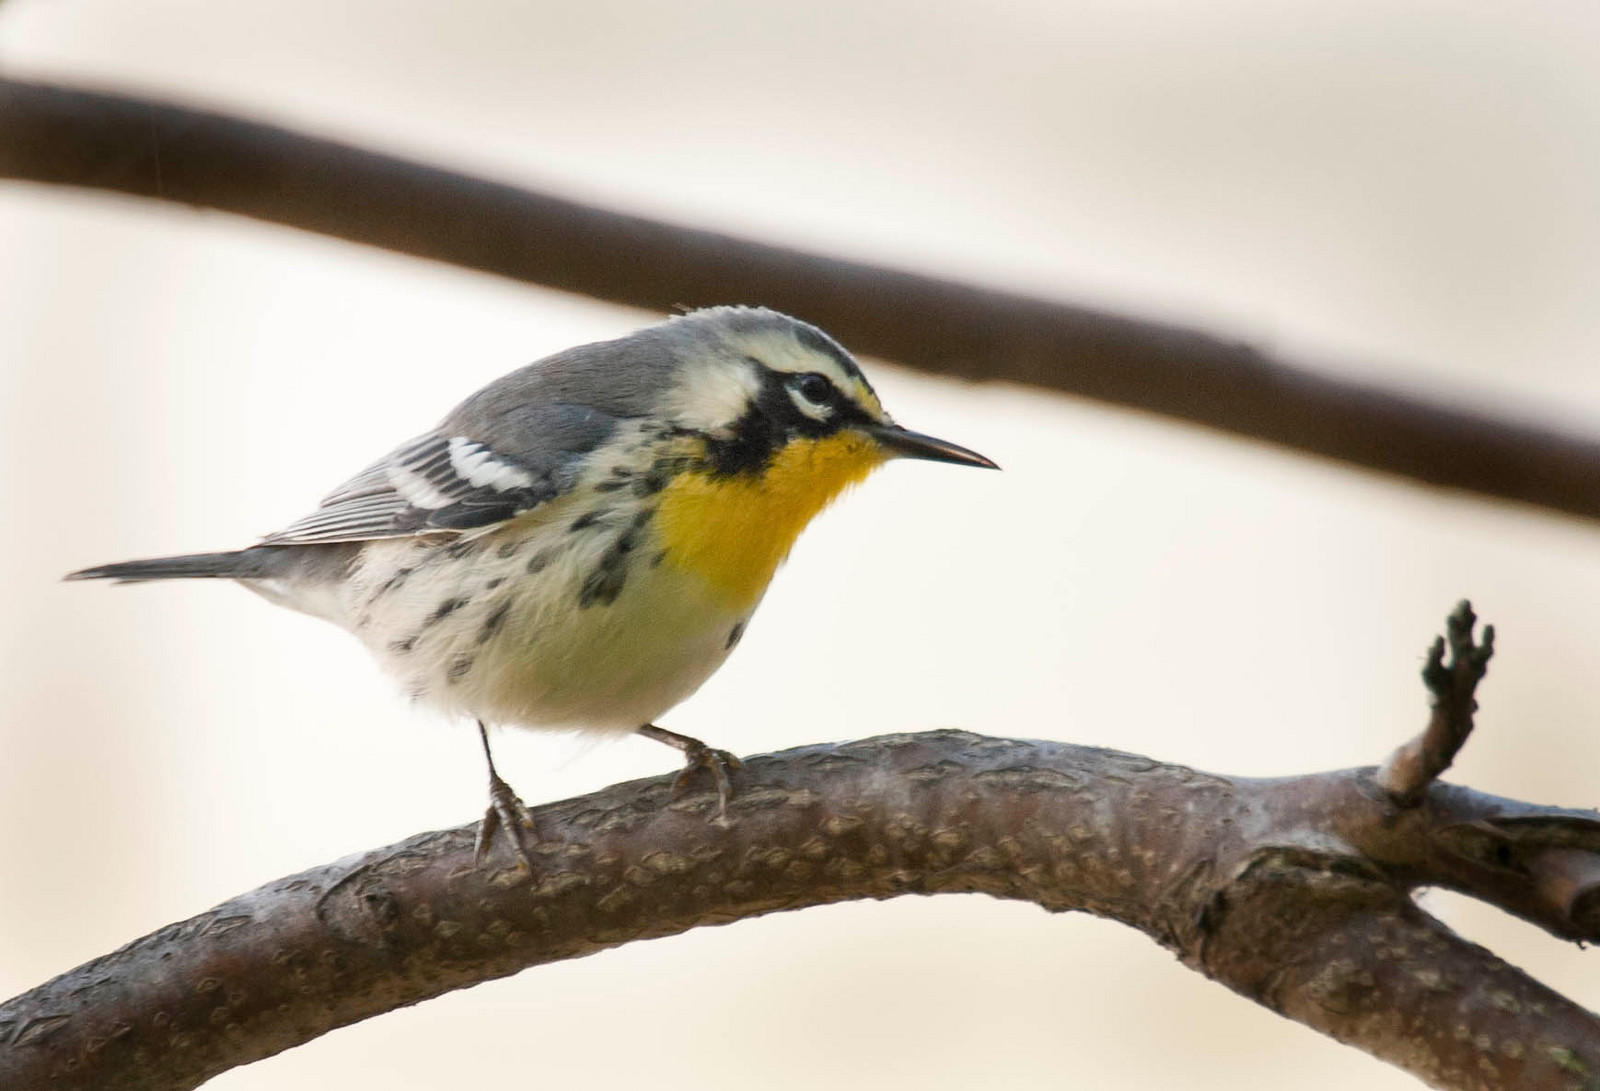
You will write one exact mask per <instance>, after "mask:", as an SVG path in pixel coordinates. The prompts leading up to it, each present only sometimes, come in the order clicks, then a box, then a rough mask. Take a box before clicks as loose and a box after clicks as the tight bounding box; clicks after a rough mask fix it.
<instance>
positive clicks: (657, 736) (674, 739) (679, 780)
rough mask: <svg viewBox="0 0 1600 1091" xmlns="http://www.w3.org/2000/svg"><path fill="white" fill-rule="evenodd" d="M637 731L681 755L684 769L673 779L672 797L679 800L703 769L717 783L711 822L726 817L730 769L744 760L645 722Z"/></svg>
mask: <svg viewBox="0 0 1600 1091" xmlns="http://www.w3.org/2000/svg"><path fill="white" fill-rule="evenodd" d="M639 734H641V735H643V736H644V737H645V738H647V739H654V740H656V742H664V743H666V744H667V745H668V746H670V747H672V748H673V749H675V750H678V751H680V752H681V753H682V754H683V769H682V771H681V772H679V773H678V775H677V776H676V777H674V778H673V781H672V798H673V799H680V798H682V797H683V795H684V794H685V793H686V792H688V791H689V788H690V786H691V784H692V783H693V781H694V775H695V774H696V773H698V772H699V771H700V770H702V769H705V770H707V771H709V772H710V773H711V776H712V779H714V780H715V781H716V784H717V813H716V815H715V816H714V817H713V819H712V821H714V822H726V821H727V818H728V800H729V799H731V798H733V781H732V779H731V778H730V777H729V776H728V772H729V770H732V769H739V768H742V767H743V765H744V763H743V762H741V761H740V760H739V759H738V757H736V756H735V755H733V754H731V753H729V752H728V751H726V750H718V749H717V748H716V747H713V746H707V745H706V744H705V743H703V742H701V741H700V740H699V739H695V738H691V737H690V736H688V735H680V734H678V733H677V732H676V731H668V730H667V729H666V728H664V727H657V726H656V725H655V724H645V725H644V726H643V727H641V728H639Z"/></svg>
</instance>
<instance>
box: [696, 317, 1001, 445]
mask: <svg viewBox="0 0 1600 1091" xmlns="http://www.w3.org/2000/svg"><path fill="white" fill-rule="evenodd" d="M664 328H665V329H667V330H670V331H671V333H672V334H673V335H674V339H675V340H677V341H678V352H677V356H678V361H679V371H678V376H677V381H676V382H675V383H674V384H673V385H672V387H671V389H670V390H669V391H668V394H667V399H668V406H667V410H668V416H669V417H671V418H672V419H674V420H677V421H680V422H682V423H683V424H684V425H685V426H687V427H689V428H692V429H693V430H695V431H696V432H699V433H701V434H703V435H705V436H706V437H707V448H708V455H709V461H710V468H711V469H712V471H713V472H714V473H717V474H720V475H729V476H731V475H740V474H743V475H753V476H756V477H760V476H761V475H763V474H765V473H768V472H770V471H771V470H772V468H773V467H774V465H775V464H776V463H778V462H779V461H780V460H783V459H785V458H787V459H788V460H789V461H794V460H796V459H799V460H801V461H804V462H806V463H813V462H816V461H818V460H819V459H820V460H823V461H828V462H834V461H844V462H849V463H851V464H854V465H857V466H858V467H859V469H860V471H861V473H865V472H866V471H867V470H870V469H871V468H872V467H874V466H877V465H878V464H880V463H882V462H884V461H886V460H888V459H891V458H915V459H925V460H928V461H933V462H951V463H956V464H958V465H963V466H983V467H987V468H989V469H995V468H996V467H995V464H994V463H993V462H991V461H989V459H987V458H985V457H984V456H982V455H980V454H978V453H977V452H976V451H970V450H968V449H967V448H965V447H960V446H957V445H956V444H954V443H950V442H948V441H946V440H942V439H935V438H934V437H932V436H927V435H923V434H922V433H920V432H912V431H910V430H908V429H905V428H902V427H900V426H899V425H898V424H896V423H895V422H894V419H893V418H892V417H890V416H889V414H888V412H887V411H885V409H884V408H883V403H882V402H880V401H879V400H878V395H877V393H876V392H875V391H874V390H873V389H872V384H871V383H869V382H868V381H867V378H866V376H865V375H863V374H862V373H861V367H860V365H859V364H857V363H856V361H855V359H854V358H853V357H852V356H851V355H850V354H849V353H848V352H846V351H845V350H844V348H843V347H842V346H840V345H839V343H838V342H837V341H835V340H834V339H833V338H831V337H829V336H828V335H827V334H825V333H823V332H822V331H821V330H819V329H817V328H816V327H815V326H811V325H808V324H807V323H805V322H801V321H799V320H798V319H794V318H790V317H788V316H787V315H783V314H779V313H778V312H776V311H770V310H766V309H764V308H757V307H714V308H709V309H707V310H701V311H695V312H693V313H691V314H687V315H684V316H682V317H680V318H677V319H674V320H672V321H671V322H669V323H667V325H666V327H664Z"/></svg>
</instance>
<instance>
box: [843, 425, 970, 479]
mask: <svg viewBox="0 0 1600 1091" xmlns="http://www.w3.org/2000/svg"><path fill="white" fill-rule="evenodd" d="M866 431H867V434H868V435H869V436H871V437H872V438H873V439H875V440H877V441H878V443H879V445H880V446H882V447H883V449H884V450H885V451H888V452H890V453H891V454H892V455H895V456H898V457H900V458H920V459H923V460H925V461H927V462H953V463H955V464H956V465H957V466H982V467H983V468H984V469H986V470H998V469H999V468H1000V467H999V466H997V465H995V464H994V463H993V462H991V461H989V460H988V459H987V458H984V457H983V456H982V455H980V454H979V453H978V452H977V451H969V450H967V449H966V448H965V447H958V446H957V445H956V444H954V443H950V442H949V441H947V440H942V439H934V438H933V437H932V436H925V435H923V434H922V433H921V432H908V431H906V430H905V429H904V428H901V427H900V426H899V425H897V424H880V425H877V426H875V427H873V428H869V429H867V430H866Z"/></svg>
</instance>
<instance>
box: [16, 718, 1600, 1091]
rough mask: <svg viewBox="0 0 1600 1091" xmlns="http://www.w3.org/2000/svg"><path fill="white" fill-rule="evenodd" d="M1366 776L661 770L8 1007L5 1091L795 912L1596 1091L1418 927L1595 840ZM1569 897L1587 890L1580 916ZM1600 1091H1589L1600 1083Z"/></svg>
mask: <svg viewBox="0 0 1600 1091" xmlns="http://www.w3.org/2000/svg"><path fill="white" fill-rule="evenodd" d="M1372 773H1373V771H1372V770H1371V769H1358V770H1345V771H1342V772H1335V773H1326V774H1320V775H1316V776H1308V777H1296V778H1287V779H1281V780H1254V779H1237V778H1228V777H1220V776H1213V775H1210V774H1207V773H1201V772H1196V771H1195V770H1192V769H1187V768H1183V767H1180V766H1173V765H1164V764H1161V763H1158V762H1155V761H1151V760H1149V759H1147V758H1141V757H1136V756H1134V755H1130V754H1123V753H1117V752H1115V751H1108V750H1096V749H1088V748H1084V747H1077V746H1068V745H1064V744H1060V743H1049V742H1027V741H1018V740H1010V739H993V738H985V737H983V736H978V735H971V734H966V733H962V732H955V731H944V732H933V733H928V734H920V735H899V736H885V737H881V738H876V739H867V740H864V741H861V742H854V743H846V744H841V745H830V746H813V747H807V748H804V749H799V750H791V751H786V752H784V753H781V754H774V755H767V756H764V757H756V758H751V759H749V760H748V761H747V762H746V764H745V767H744V769H743V770H742V771H740V773H739V774H738V776H737V788H738V792H737V795H735V797H734V799H733V801H732V804H731V808H730V819H731V821H730V822H728V823H727V824H726V825H718V824H715V823H712V822H710V821H708V817H709V816H710V814H711V813H712V812H713V810H714V809H715V806H716V798H715V794H714V793H713V792H711V791H709V790H707V791H704V792H701V793H699V794H695V795H691V796H688V797H685V798H683V799H681V800H678V801H672V800H671V799H670V798H669V788H668V783H669V778H665V777H663V778H657V779H654V780H646V781H638V782H634V783H631V784H622V785H617V786H615V787H612V788H609V789H606V790H605V791H602V792H597V793H595V794H594V795H590V796H586V797H583V798H581V799H574V800H568V801H566V802H563V803H556V804H551V805H549V806H546V807H541V808H538V810H537V811H536V816H537V821H538V828H539V831H540V835H541V841H540V842H539V844H537V845H536V846H531V847H530V848H531V855H532V857H533V860H534V863H535V869H534V871H533V872H532V873H530V872H529V871H527V870H526V869H525V868H523V867H521V866H520V865H517V864H516V863H515V861H514V859H513V858H512V857H511V856H510V854H509V853H504V852H497V854H496V855H495V856H493V857H492V858H491V859H490V861H489V862H488V863H487V864H486V865H485V866H483V867H476V866H474V863H473V840H474V836H473V835H474V828H473V827H471V826H467V827H462V828H459V829H455V830H446V831H441V832H435V833H427V834H422V835H420V836H417V837H414V838H412V839H410V840H408V841H404V842H402V843H400V844H398V845H393V846H390V847H388V848H384V849H379V850H377V851H374V852H370V853H367V854H365V855H362V856H355V857H350V858H347V859H345V860H341V861H339V862H337V863H334V864H330V865H328V866H326V867H322V868H316V869H313V870H311V871H307V872H304V873H302V874H300V875H295V876H291V877H289V878H286V879H283V880H280V881H278V882H275V883H271V884H268V885H267V886H264V887H262V888H260V889H259V890H256V891H253V892H251V893H249V894H246V895H244V896H242V897H240V898H237V899H234V900H233V901H230V902H227V903H225V904H223V905H221V906H218V907H217V908H215V909H213V910H212V911H210V912H209V913H203V914H201V915H200V916H198V917H195V918H193V919H191V920H188V921H185V922H183V923H181V924H176V925H172V926H170V927H168V928H165V929H162V930H161V931H159V932H156V933H154V934H152V935H150V936H147V937H145V938H144V939H141V940H138V941H136V942H134V943H133V944H130V945H129V946H127V947H124V948H123V949H121V950H119V951H116V952H114V953H112V954H110V955H107V956H105V957H103V958H100V959H97V960H95V961H94V962H91V963H88V964H87V965H85V966H82V967H79V968H78V969H76V970H73V971H71V972H69V973H67V974H64V975H62V976H61V977H59V978H57V979H56V980H54V981H51V982H49V983H47V984H45V985H41V986H40V987H39V988H37V989H34V990H33V991H32V992H29V993H27V994H25V995H23V996H20V997H17V998H16V999H14V1000H12V1001H10V1002H8V1003H7V1004H5V1005H3V1006H0V1086H4V1087H6V1088H8V1089H10V1091H31V1089H34V1088H46V1087H49V1088H103V1087H118V1088H145V1089H156V1088H162V1089H170V1088H183V1087H193V1086H195V1085H196V1084H198V1083H200V1082H202V1081H203V1080H205V1079H207V1078H209V1077H210V1076H213V1075H215V1074H216V1073H218V1072H221V1071H223V1070H225V1069H227V1068H230V1067H232V1066H234V1065H238V1064H243V1063H246V1062H249V1061H252V1060H257V1059H259V1058H262V1057H267V1056H270V1055H272V1054H274V1053H277V1052H279V1051H280V1050H283V1049H287V1048H289V1047H291V1046H294V1045H297V1044H299V1043H301V1042H304V1041H307V1040H309V1039H311V1038H314V1037H316V1036H317V1035H319V1034H322V1033H324V1032H325V1031H328V1030H331V1029H333V1028H334V1027H338V1026H342V1025H345V1024H348V1023H352V1022H355V1021H356V1020H359V1019H364V1018H367V1017H368V1016H371V1015H375V1014H378V1013H380V1012H384V1011H388V1010H391V1009H393V1008H396V1007H400V1006H402V1005H406V1004H412V1003H416V1002H417V1001H419V1000H423V999H426V998H428V997H431V996H436V995H438V994H440V993H442V992H446V991H448V990H450V989H456V988H461V987H463V986H466V985H471V984H474V983H477V982H480V981H485V980H488V979H490V978H495V977H501V976H504V975H506V974H511V973H515V972H516V971H518V970H521V969H523V968H525V967H528V966H533V965H537V964H539V963H544V962H551V961H555V960H557V959H565V958H576V957H579V956H582V955H586V954H589V953H591V952H594V951H597V950H600V949H602V948H605V947H610V946H614V945H617V944H621V943H627V942H630V941H632V940H638V939H648V938H650V937H654V936H664V935H670V934H673V933H676V932H681V931H684V930H685V929H688V928H693V927H696V926H698V925H705V924H722V923H726V922H728V921H733V920H739V919H742V918H745V917H751V916H757V915H760V914H763V913H769V912H773V911H776V910H782V909H796V908H800V907H803V906H809V905H820V904H824V903H829V902H838V901H844V900H848V899H856V898H890V897H896V896H899V895H902V894H934V893H941V892H947V891H977V892H982V893H987V894H991V895H994V896H996V897H1001V898H1013V899H1022V900H1027V901H1032V902H1035V903H1037V904H1039V905H1041V906H1043V907H1044V908H1046V909H1048V910H1051V911H1063V910H1086V911H1088V912H1092V913H1096V914H1099V915H1101V916H1105V917H1110V918H1113V919H1115V920H1119V921H1122V922H1124V923H1126V924H1129V925H1131V926H1133V927H1135V928H1138V929H1140V930H1141V931H1143V932H1145V933H1146V934H1147V935H1149V936H1150V937H1151V938H1153V939H1155V940H1156V941H1157V942H1159V943H1161V944H1163V945H1164V946H1166V947H1168V948H1170V949H1172V950H1173V951H1175V952H1176V953H1177V954H1178V955H1179V956H1180V957H1181V958H1182V959H1183V960H1184V962H1185V963H1187V964H1188V965H1189V966H1191V967H1193V968H1194V969H1196V970H1199V971H1200V972H1203V973H1205V974H1207V975H1208V976H1210V977H1212V978H1214V979H1216V980H1217V981H1220V982H1222V983H1223V984H1226V985H1228V986H1229V987H1230V988H1233V989H1235V990H1236V991H1238V992H1240V993H1242V994H1243V995H1245V996H1248V997H1250V998H1251V999H1254V1000H1256V1001H1258V1002H1260V1003H1262V1004H1265V1005H1266V1006H1268V1007H1270V1008H1272V1009H1274V1010H1276V1011H1279V1012H1281V1013H1282V1014H1284V1015H1286V1016H1288V1017H1289V1018H1292V1019H1296V1020H1299V1021H1300V1022H1303V1023H1305V1024H1307V1025H1308V1026H1311V1027H1314V1028H1316V1029H1317V1030H1320V1031H1322V1032H1324V1033H1327V1034H1330V1035H1332V1036H1334V1037H1336V1038H1338V1039H1340V1040H1342V1041H1345V1042H1348V1043H1350V1044H1351V1045H1354V1046H1357V1047H1359V1048H1362V1049H1365V1050H1367V1051H1369V1052H1371V1053H1373V1054H1375V1055H1376V1056H1379V1057H1382V1058H1384V1059H1385V1060H1388V1061H1391V1062H1393V1063H1395V1064H1397V1065H1400V1066H1401V1067H1403V1068H1406V1069H1407V1070H1409V1071H1411V1072H1414V1073H1416V1074H1417V1075H1418V1076H1420V1077H1422V1078H1423V1079H1425V1080H1427V1081H1429V1082H1430V1083H1433V1084H1434V1085H1435V1086H1439V1087H1459V1088H1466V1087H1471V1088H1520V1089H1535V1091H1538V1089H1550V1091H1556V1089H1560V1091H1566V1089H1567V1088H1569V1087H1572V1086H1579V1087H1591V1086H1595V1083H1594V1080H1595V1078H1596V1077H1600V1020H1597V1019H1596V1017H1595V1016H1593V1015H1591V1014H1590V1013H1588V1012H1586V1011H1584V1010H1583V1009H1581V1008H1579V1007H1578V1006H1577V1005H1574V1004H1572V1003H1571V1002H1569V1001H1567V1000H1565V999H1563V998H1562V997H1560V996H1559V995H1557V994H1555V993H1553V992H1551V991H1550V990H1548V989H1546V988H1545V987H1544V986H1542V985H1540V984H1539V983H1538V982H1536V981H1533V980H1531V979H1529V978H1528V977H1526V976H1525V975H1523V974H1522V973H1521V972H1520V971H1518V970H1516V969H1513V968H1512V967H1509V966H1506V965H1504V964H1503V963H1501V962H1499V961H1498V960H1497V959H1495V958H1494V956H1493V955H1491V954H1489V953H1488V952H1486V951H1483V950H1481V949H1480V948H1478V947H1475V946H1474V945H1472V944H1470V943H1468V942H1466V941H1464V940H1462V939H1460V938H1458V937H1457V936H1455V935H1453V934H1452V933H1450V932H1449V931H1448V930H1447V929H1446V928H1445V927H1444V926H1443V925H1441V924H1439V923H1438V922H1437V921H1435V920H1433V919H1432V918H1430V917H1428V916H1427V914H1425V913H1423V912H1422V911H1421V910H1419V909H1418V908H1416V906H1415V905H1414V904H1413V903H1412V902H1411V900H1410V898H1409V896H1408V895H1409V892H1410V891H1411V890H1412V889H1413V888H1415V887H1416V886H1418V885H1424V884H1426V885H1438V886H1446V887H1451V888H1453V889H1456V890H1461V891H1464V892H1466V893H1469V894H1472V895H1475V896H1477V897H1480V898H1484V899H1485V900H1488V901H1491V902H1493V903H1494V904H1496V905H1500V906H1502V907H1504V908H1506V909H1508V910H1509V911H1511V912H1514V913H1518V914H1520V915H1521V916H1524V917H1526V918H1527V919H1529V920H1531V921H1534V922H1535V923H1537V924H1539V925H1541V926H1542V927H1544V928H1546V929H1548V930H1550V931H1552V932H1554V933H1555V934H1557V935H1561V936H1567V937H1571V938H1583V939H1600V931H1597V927H1596V925H1597V923H1600V922H1597V921H1596V920H1595V919H1594V917H1593V915H1592V914H1590V915H1588V916H1583V915H1581V914H1580V915H1579V916H1577V917H1575V916H1574V915H1573V912H1572V910H1573V905H1574V899H1573V898H1571V897H1569V896H1567V893H1570V892H1567V893H1563V892H1562V891H1558V890H1554V889H1552V888H1551V887H1550V884H1548V883H1545V882H1542V881H1540V879H1539V878H1538V877H1537V876H1536V871H1537V870H1538V869H1537V868H1536V867H1534V866H1533V864H1532V862H1533V861H1536V860H1541V859H1544V858H1546V857H1547V856H1548V854H1550V853H1552V852H1555V853H1560V854H1565V855H1566V856H1568V857H1571V858H1573V859H1575V860H1580V861H1582V862H1584V864H1585V865H1586V866H1587V867H1589V868H1590V869H1591V870H1592V869H1594V867H1595V866H1596V865H1597V864H1600V818H1597V816H1596V815H1594V814H1592V813H1589V812H1578V811H1561V810H1556V809H1553V808H1545V807H1536V806H1531V805H1526V804H1521V803H1516V802H1514V801H1511V800H1505V799H1497V798H1495V797H1492V796H1486V795H1482V794H1480V793H1477V792H1473V791H1469V790H1466V789H1463V788H1456V787H1451V786H1448V785H1442V784H1437V783H1435V784H1432V785H1430V786H1429V788H1428V789H1427V791H1426V793H1425V796H1424V799H1423V801H1422V802H1421V803H1420V804H1419V805H1417V806H1414V807H1405V808H1402V807H1398V806H1397V805H1396V804H1395V803H1394V802H1393V800H1392V799H1391V798H1390V797H1389V796H1388V794H1387V793H1385V792H1384V791H1383V790H1381V789H1380V788H1379V787H1378V786H1377V785H1376V784H1375V783H1374V781H1373V779H1372ZM1577 901H1579V902H1581V901H1582V899H1577ZM1591 1074H1593V1075H1591Z"/></svg>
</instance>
